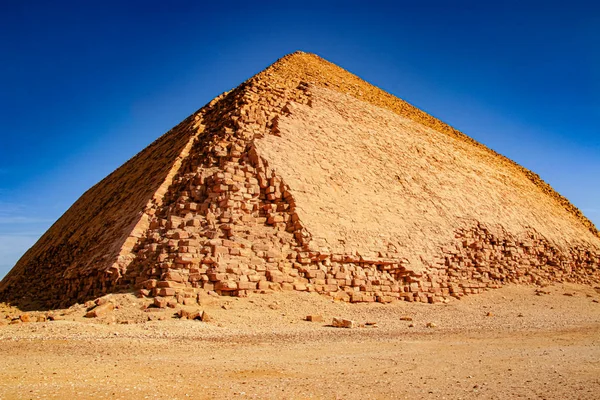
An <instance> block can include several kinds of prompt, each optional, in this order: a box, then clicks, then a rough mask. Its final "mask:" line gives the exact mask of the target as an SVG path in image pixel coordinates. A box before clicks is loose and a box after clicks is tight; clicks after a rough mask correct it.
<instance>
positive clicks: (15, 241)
mask: <svg viewBox="0 0 600 400" xmlns="http://www.w3.org/2000/svg"><path fill="white" fill-rule="evenodd" d="M39 236H40V235H39V234H35V233H33V232H31V233H30V234H16V235H12V234H11V235H7V234H2V235H0V279H2V277H3V276H4V275H6V274H7V273H8V271H10V269H11V268H12V267H13V266H14V265H15V264H16V263H17V261H18V260H19V258H21V256H22V255H23V254H24V253H25V252H26V251H27V250H29V248H30V247H31V246H33V244H34V243H35V242H36V240H37V239H38V238H39Z"/></svg>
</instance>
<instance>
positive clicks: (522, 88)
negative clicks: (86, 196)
mask: <svg viewBox="0 0 600 400" xmlns="http://www.w3.org/2000/svg"><path fill="white" fill-rule="evenodd" d="M125 3H126V4H125ZM212 3H214V4H212V5H211V2H201V1H138V2H134V1H117V2H110V1H98V2H95V1H77V2H66V1H60V0H57V1H40V2H33V1H26V0H14V1H11V0H0V45H1V46H0V49H1V53H0V54H1V55H0V57H1V59H0V110H1V111H0V278H1V277H2V276H3V275H5V274H6V273H7V272H8V270H9V269H10V268H11V267H12V266H13V265H14V263H15V262H16V260H17V259H18V258H19V257H20V256H21V254H22V253H23V252H24V251H25V250H26V249H27V248H28V247H29V246H31V245H32V244H33V243H34V242H35V240H37V238H38V237H39V236H40V235H41V234H42V233H43V232H44V231H45V230H46V229H47V228H48V227H49V226H50V225H51V224H52V223H53V222H54V221H55V220H56V219H57V218H58V217H59V216H60V215H61V214H62V213H63V212H64V211H66V209H67V208H68V207H69V206H70V205H71V204H72V203H73V202H74V201H75V200H76V199H77V198H78V197H79V196H80V195H81V194H82V193H83V192H84V191H85V190H87V189H88V188H89V187H91V186H92V185H93V184H95V183H96V182H98V181H99V180H100V179H102V178H103V177H104V176H106V175H107V174H108V173H110V172H111V171H113V170H114V169H115V168H117V167H118V166H119V165H121V164H122V163H123V162H125V161H126V160H127V159H129V158H130V157H131V156H133V155H134V154H135V153H137V152H138V151H140V150H141V149H143V148H144V147H145V146H146V145H148V144H149V143H150V142H152V141H153V140H154V139H155V138H157V137H158V136H159V135H161V134H163V133H164V132H166V131H167V130H168V129H170V128H171V127H173V126H174V125H175V124H177V123H178V122H179V121H181V120H182V119H184V118H185V117H186V116H188V115H189V114H191V113H192V112H194V111H195V110H197V109H198V108H200V107H201V106H203V105H204V104H205V103H207V102H208V101H210V100H211V99H212V98H213V97H215V96H216V95H218V94H220V93H221V92H223V91H226V90H229V89H231V88H233V87H235V86H237V85H238V84H239V83H241V82H242V81H244V80H245V79H247V78H249V77H250V76H252V75H253V74H255V73H257V72H258V71H260V70H262V69H263V68H265V67H267V66H268V65H269V64H271V63H272V62H274V61H275V60H276V59H277V58H279V57H281V56H283V55H284V54H287V53H290V52H293V51H295V50H304V51H307V52H314V53H317V54H319V55H321V56H322V57H324V58H326V59H328V60H330V61H332V62H334V63H336V64H338V65H340V66H342V67H344V68H346V69H348V70H350V71H351V72H354V73H356V74H357V75H359V76H361V77H362V78H364V79H366V80H367V81H369V82H371V83H373V84H375V85H377V86H379V87H381V88H383V89H384V90H387V91H388V92H390V93H393V94H395V95H397V96H399V97H401V98H403V99H405V100H407V101H409V102H411V103H412V104H414V105H416V106H418V107H420V108H422V109H424V110H425V111H428V112H430V113H431V114H433V115H434V116H436V117H439V118H440V119H442V120H444V121H445V122H447V123H449V124H451V125H453V126H454V127H456V128H458V129H460V130H462V131H463V132H465V133H466V134H468V135H470V136H472V137H473V138H475V139H477V140H479V141H480V142H483V143H485V144H486V145H488V146H489V147H491V148H493V149H495V150H497V151H499V152H500V153H503V154H505V155H507V156H508V157H510V158H512V159H513V160H515V161H517V162H518V163H520V164H522V165H524V166H525V167H527V168H529V169H532V170H533V171H535V172H537V173H539V174H540V175H541V176H542V178H544V179H545V180H546V181H547V182H549V183H550V184H551V185H552V186H553V187H554V188H555V189H557V190H558V191H559V192H560V193H562V194H563V195H565V196H566V197H568V198H569V199H570V200H571V201H572V202H573V203H574V204H575V205H576V206H578V207H579V208H580V209H582V210H583V212H584V213H585V214H586V215H587V216H588V217H589V218H590V219H592V220H593V221H595V223H596V224H597V225H600V135H599V121H600V95H599V93H600V9H599V6H594V5H593V2H591V1H588V2H586V3H588V4H587V5H586V4H585V3H581V4H578V3H577V2H574V1H569V2H564V1H563V2H561V3H562V6H561V5H559V3H557V4H556V5H555V4H552V2H551V1H550V2H539V3H537V2H536V3H535V4H534V3H531V2H530V3H529V4H528V5H525V6H523V4H524V3H527V2H523V1H521V2H514V3H507V2H505V1H503V2H498V3H499V4H494V2H488V1H478V2H472V3H470V4H469V3H464V2H460V1H453V2H415V1H410V2H402V1H396V2H381V1H380V2H376V1H369V2H367V1H360V2H352V1H343V2H341V1H340V2H327V1H319V2H313V1H302V2H299V1H294V2H289V5H288V3H286V2H285V1H261V2H253V1H244V2H239V4H238V2H236V1H228V2H218V1H216V2H212ZM217 3H223V5H220V4H217ZM367 3H368V5H367ZM445 3H446V4H445Z"/></svg>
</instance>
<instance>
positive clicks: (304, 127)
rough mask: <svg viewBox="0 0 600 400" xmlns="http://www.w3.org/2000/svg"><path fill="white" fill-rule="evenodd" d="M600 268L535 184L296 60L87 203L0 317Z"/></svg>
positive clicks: (256, 80) (39, 255) (312, 59)
mask: <svg viewBox="0 0 600 400" xmlns="http://www.w3.org/2000/svg"><path fill="white" fill-rule="evenodd" d="M599 263H600V239H599V236H598V231H597V230H596V228H595V227H594V226H593V224H592V223H591V222H590V221H588V220H587V219H586V218H585V217H584V216H583V215H582V214H581V213H580V212H579V211H578V210H577V209H576V208H575V207H573V206H572V205H571V204H570V203H569V202H568V201H567V200H566V199H565V198H563V197H562V196H560V195H559V194H558V193H556V192H554V191H553V190H552V188H550V187H549V186H548V185H547V184H545V183H544V182H543V181H542V180H541V179H539V177H538V176H537V175H535V174H534V173H532V172H530V171H527V170H525V169H524V168H522V167H520V166H518V165H517V164H515V163H513V162H512V161H510V160H508V159H506V158H504V157H503V156H500V155H498V154H496V153H494V152H493V151H491V150H489V149H487V148H486V147H485V146H483V145H481V144H479V143H477V142H475V141H473V140H472V139H470V138H469V137H467V136H465V135H463V134H462V133H460V132H458V131H456V130H454V129H453V128H451V127H449V126H448V125H445V124H444V123H442V122H440V121H438V120H436V119H435V118H433V117H431V116H429V115H427V114H426V113H424V112H422V111H420V110H418V109H416V108H414V107H412V106H411V105H409V104H408V103H406V102H404V101H402V100H400V99H398V98H396V97H394V96H392V95H390V94H387V93H385V92H383V91H381V90H380V89H377V88H375V87H373V86H371V85H369V84H368V83H366V82H364V81H362V80H361V79H359V78H357V77H356V76H354V75H352V74H350V73H348V72H346V71H344V70H343V69H341V68H339V67H337V66H335V65H333V64H331V63H328V62H327V61H325V60H323V59H321V58H319V57H317V56H315V55H312V54H306V53H301V52H298V53H294V54H291V55H289V56H286V57H284V58H282V59H281V60H279V61H278V62H276V63H275V64H273V65H272V66H271V67H269V68H268V69H266V70H265V71H263V72H262V73H260V74H258V75H256V76H255V77H253V78H251V79H250V80H248V81H247V82H245V83H243V84H242V85H240V86H239V87H238V88H236V89H234V90H232V91H231V92H228V93H225V94H223V95H221V96H219V97H218V98H216V99H214V100H213V101H211V102H210V103H209V104H208V105H206V106H205V107H203V108H202V109H200V110H199V111H198V112H196V113H195V114H193V115H192V116H190V117H189V118H187V119H186V120H185V121H183V122H182V123H181V124H179V125H178V126H177V127H175V128H174V129H172V130H171V131H170V132H168V133H166V134H165V135H163V136H162V137H160V138H159V139H158V140H156V141H155V142H154V143H152V144H151V145H150V146H149V147H147V148H146V149H145V150H143V151H142V152H140V153H139V154H138V155H136V156H135V157H134V158H132V159H131V160H129V161H128V162H127V163H125V164H124V165H123V166H121V167H120V168H119V169H117V170H116V171H115V172H113V173H112V174H111V175H109V176H108V177H107V178H105V179H104V180H102V181H101V182H99V183H98V184H97V185H95V186H94V187H92V188H91V189H90V190H89V191H87V192H86V193H85V194H84V195H83V196H82V197H81V198H80V199H79V200H78V201H77V202H76V203H75V204H74V205H73V206H72V207H71V208H70V209H69V210H68V211H67V212H66V213H65V214H64V215H63V216H62V217H61V218H60V219H59V220H58V221H57V222H56V223H55V224H54V225H53V226H52V227H51V228H50V230H48V232H46V234H44V236H43V237H42V238H41V239H40V240H39V241H38V242H37V243H36V244H35V245H34V246H33V247H32V248H31V249H30V250H29V251H28V252H27V253H26V254H25V255H24V256H23V257H22V258H21V260H19V262H18V263H17V265H16V266H15V267H14V268H13V270H12V271H11V272H10V273H9V274H8V275H7V276H6V277H5V278H4V280H3V281H2V282H1V283H0V300H2V301H9V302H12V303H14V304H17V305H20V306H22V307H59V306H67V305H70V304H72V303H74V302H78V301H79V302H80V301H82V300H85V299H88V298H93V297H97V296H100V295H103V294H106V293H109V292H116V291H128V290H139V291H140V293H141V294H142V295H146V296H175V297H176V298H177V300H178V301H180V302H185V301H186V299H190V298H195V296H196V295H197V293H198V292H199V291H206V290H214V291H216V292H218V293H220V294H227V295H238V296H243V295H246V294H247V293H249V292H256V291H269V290H298V291H315V292H318V293H323V294H326V295H330V296H333V297H335V298H337V299H340V300H346V301H352V302H361V301H381V302H387V301H391V300H393V299H404V300H408V301H422V302H436V301H443V300H444V299H446V298H448V297H449V296H454V297H461V296H464V295H466V294H471V293H479V292H480V291H483V290H486V289H488V288H495V287H499V286H501V285H503V284H506V283H541V282H546V281H573V282H583V283H591V282H598V281H600V265H599Z"/></svg>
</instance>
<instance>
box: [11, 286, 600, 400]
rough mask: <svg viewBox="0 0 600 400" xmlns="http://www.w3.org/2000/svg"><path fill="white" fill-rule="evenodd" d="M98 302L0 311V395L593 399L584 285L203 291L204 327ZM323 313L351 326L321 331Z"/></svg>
mask: <svg viewBox="0 0 600 400" xmlns="http://www.w3.org/2000/svg"><path fill="white" fill-rule="evenodd" d="M108 300H109V301H111V302H113V303H114V304H115V305H116V308H115V310H114V311H112V312H109V313H108V314H107V315H105V316H103V317H98V318H85V317H84V315H85V313H86V310H87V307H86V306H85V305H75V306H73V307H71V308H69V309H66V310H57V311H52V312H46V313H28V315H29V317H31V319H34V318H33V317H35V316H36V315H40V316H41V315H51V316H54V318H55V319H56V320H54V321H49V320H48V321H46V322H28V323H23V322H18V321H17V319H18V318H19V317H20V316H21V315H23V313H21V312H19V311H18V310H16V309H14V308H9V307H6V306H4V307H3V308H1V310H2V311H1V314H0V321H2V322H0V324H1V325H0V360H1V361H0V399H45V398H53V399H64V398H77V399H187V398H192V399H209V398H217V397H218V398H259V399H278V398H289V399H309V398H315V399H389V398H412V399H414V398H431V399H471V398H485V399H507V398H525V399H597V398H599V397H600V303H598V302H599V301H600V288H596V289H594V288H592V287H590V286H581V285H567V284H556V285H552V286H547V287H544V288H539V287H534V286H507V287H504V288H501V289H498V290H492V291H488V292H486V293H484V294H480V295H476V296H466V297H464V298H463V299H462V300H457V299H451V300H450V301H449V302H448V303H440V304H423V303H408V302H402V301H396V302H393V303H390V304H380V303H369V304H349V303H345V302H339V301H333V300H331V299H328V298H326V297H324V296H321V295H318V294H316V293H299V292H277V293H268V294H252V295H250V296H249V297H246V298H234V297H224V296H206V297H204V298H202V299H201V305H199V306H196V308H198V309H201V310H202V311H204V312H205V313H206V315H207V316H208V317H207V318H206V319H207V320H208V321H207V322H201V321H197V320H184V319H179V318H177V317H176V316H175V314H176V313H177V311H178V309H180V308H181V307H183V306H179V305H177V306H176V307H175V308H169V307H167V308H164V309H158V308H152V307H151V308H148V309H147V310H151V311H146V310H144V308H146V307H147V306H148V305H149V304H150V301H149V300H148V299H140V298H136V297H134V296H133V295H129V294H120V295H110V296H108ZM61 314H62V315H61ZM307 315H315V316H317V315H320V316H322V317H323V322H308V321H305V317H306V316H307ZM333 317H341V318H347V319H351V320H353V321H354V322H355V323H356V324H357V327H355V328H352V329H344V328H334V327H331V326H330V324H331V321H332V318H333ZM25 319H27V318H25ZM150 319H152V320H150ZM13 320H14V321H13ZM11 321H12V323H11ZM19 321H20V320H19ZM367 323H368V324H369V325H366V324H367ZM373 324H374V325H373Z"/></svg>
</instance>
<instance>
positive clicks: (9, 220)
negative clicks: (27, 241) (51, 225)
mask: <svg viewBox="0 0 600 400" xmlns="http://www.w3.org/2000/svg"><path fill="white" fill-rule="evenodd" d="M1 214H2V212H1V211H0V224H14V225H17V224H40V223H48V222H52V220H51V219H48V218H35V217H24V216H20V215H13V216H9V215H1Z"/></svg>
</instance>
